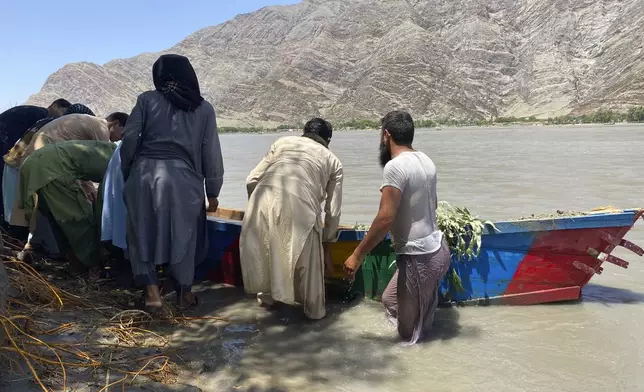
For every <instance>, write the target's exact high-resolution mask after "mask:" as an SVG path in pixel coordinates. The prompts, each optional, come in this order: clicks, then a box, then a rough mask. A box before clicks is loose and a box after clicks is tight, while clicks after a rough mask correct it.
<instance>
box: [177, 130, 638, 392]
mask: <svg viewBox="0 0 644 392" xmlns="http://www.w3.org/2000/svg"><path fill="white" fill-rule="evenodd" d="M281 136H284V135H283V134H280V135H275V134H266V135H222V136H221V142H222V146H223V149H224V157H225V165H226V178H225V185H224V189H223V195H222V197H221V200H220V205H221V206H225V207H236V208H244V207H245V204H246V196H245V187H244V180H245V178H246V176H247V174H248V172H249V171H250V170H251V169H252V168H253V167H254V165H255V164H256V163H257V162H258V161H259V159H260V158H261V157H262V156H263V154H264V153H265V152H266V151H267V150H268V148H269V146H270V144H271V143H272V142H273V141H274V140H276V139H277V138H278V137H281ZM378 138H379V136H378V133H377V132H366V131H364V132H344V133H340V132H338V133H336V135H334V137H333V141H332V144H331V149H332V150H333V151H334V152H335V153H336V154H337V156H338V157H339V158H340V160H341V161H342V163H343V165H344V168H345V186H344V200H345V202H344V205H343V219H342V221H343V223H347V224H354V223H356V222H360V223H369V222H370V220H371V219H372V218H373V215H374V214H375V212H376V209H377V204H378V198H379V193H378V187H379V184H380V179H381V169H380V167H379V166H378V163H377V147H378ZM643 146H644V127H642V126H593V127H586V126H584V127H564V128H551V127H534V128H532V127H521V128H517V129H513V128H500V129H478V128H471V129H444V130H440V131H436V130H423V131H418V132H417V136H416V142H415V147H416V148H417V149H419V150H421V151H424V152H425V153H427V154H428V155H429V156H431V158H432V159H433V160H434V161H435V163H436V165H437V167H438V173H439V180H438V184H439V185H438V187H439V189H438V192H439V198H440V200H446V201H449V202H450V203H452V204H456V205H464V206H467V207H469V208H470V209H471V210H472V211H473V212H474V213H476V214H478V215H480V216H481V217H484V218H486V219H493V220H501V219H506V218H514V217H520V216H526V215H530V214H533V213H549V212H553V211H555V210H557V209H563V210H577V211H579V210H588V209H592V208H595V207H599V206H606V205H613V206H617V207H620V208H629V207H638V206H639V207H644V177H643V176H642V173H643V170H644V149H643ZM628 238H629V239H630V240H632V241H633V242H635V243H639V244H640V245H644V221H641V223H640V224H638V225H637V226H636V227H635V229H634V230H633V231H631V233H630V234H629V237H628ZM618 256H621V257H623V258H625V259H626V260H628V261H630V262H631V266H630V268H629V269H628V270H624V269H621V268H619V267H617V266H613V265H608V266H606V268H605V272H604V274H603V275H601V276H598V277H596V278H594V279H593V280H592V281H591V284H590V285H589V286H588V287H587V288H586V289H585V291H584V296H583V301H581V302H579V303H572V304H558V305H543V306H530V307H465V308H458V309H440V310H439V312H438V315H437V318H436V322H435V333H434V335H433V337H432V339H430V341H428V342H424V343H421V344H418V345H417V346H415V347H411V348H405V347H402V346H401V345H400V344H398V343H397V340H396V334H395V330H394V329H392V328H391V327H390V326H389V325H388V324H387V322H386V321H385V318H384V316H383V313H382V309H381V306H380V305H379V304H377V303H372V302H368V301H363V302H362V303H360V304H358V305H353V306H349V305H346V304H331V305H330V311H329V317H328V318H327V319H326V320H324V321H321V322H317V323H306V322H302V321H294V320H289V317H290V316H289V315H286V316H285V315H280V316H275V317H274V319H267V318H266V317H265V315H264V314H263V313H261V312H258V311H257V308H256V306H255V304H253V303H252V301H250V300H245V301H242V302H241V303H240V302H236V303H232V302H231V301H228V300H227V299H226V297H225V295H224V294H219V295H218V297H217V298H219V299H211V304H212V305H214V308H217V310H215V309H214V308H213V311H216V312H217V313H219V314H224V315H227V316H229V317H231V318H232V319H234V320H238V323H237V324H236V325H235V326H234V327H230V326H229V327H226V328H224V327H219V328H218V329H216V330H208V329H207V328H204V329H203V330H201V331H194V332H195V335H194V336H193V337H194V339H195V342H196V341H201V339H203V336H204V334H208V333H213V338H212V339H213V342H212V343H215V341H214V340H215V339H216V340H217V344H216V347H217V348H212V349H206V350H207V351H208V350H210V351H209V352H210V353H211V354H212V355H213V358H215V357H216V358H218V360H217V362H216V365H208V366H210V367H211V368H208V370H209V371H208V372H206V373H205V374H203V375H202V377H200V381H199V383H198V384H200V386H201V387H202V388H204V389H208V390H210V388H213V389H212V390H224V389H228V388H230V389H231V390H247V391H251V390H256V391H260V390H261V391H265V390H273V391H286V390H288V391H299V390H306V391H408V392H414V391H468V392H471V391H601V392H606V391H644V258H639V257H637V256H635V255H632V254H629V253H627V252H619V253H618ZM206 301H208V300H206ZM217 301H219V305H217V304H218V302H217ZM270 320H272V321H270ZM244 323H246V324H244ZM231 328H232V329H231ZM215 333H216V334H217V337H216V338H215V337H214V334H215ZM181 338H184V339H189V336H185V335H184V336H181ZM213 347H215V345H213ZM213 366H214V367H216V369H213V368H212V367H213Z"/></svg>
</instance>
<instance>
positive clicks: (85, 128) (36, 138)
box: [11, 104, 127, 259]
mask: <svg viewBox="0 0 644 392" xmlns="http://www.w3.org/2000/svg"><path fill="white" fill-rule="evenodd" d="M88 113H89V114H88ZM124 116H125V117H124ZM126 117H127V115H126V114H125V113H120V112H115V113H112V114H110V115H109V116H108V117H107V118H106V119H102V118H98V117H95V116H93V113H92V111H91V110H90V109H89V108H87V107H86V106H84V105H81V104H74V105H71V106H70V107H69V108H68V109H67V111H66V112H65V114H64V115H63V116H61V117H59V118H57V119H55V120H53V121H51V122H49V123H48V124H46V125H44V126H43V127H42V128H41V129H40V130H38V131H37V132H35V133H33V135H25V138H28V137H29V136H30V139H29V143H28V145H27V146H26V147H25V148H24V149H22V150H21V151H17V152H16V153H14V154H13V157H12V160H11V162H12V164H13V165H14V166H15V167H19V166H20V164H21V163H22V162H24V161H25V159H26V158H27V157H29V156H30V155H31V154H32V153H33V152H34V151H36V150H38V149H40V148H42V147H44V146H45V145H48V144H54V143H58V142H61V141H67V140H97V141H106V142H107V141H118V140H120V139H121V137H122V133H123V126H124V125H125V120H124V118H126ZM31 132H32V130H30V131H29V132H27V133H28V134H29V133H31ZM79 183H80V185H81V187H82V189H83V190H84V192H85V196H86V198H87V200H88V202H90V203H94V202H95V201H96V193H97V190H96V187H95V186H94V185H93V184H92V182H91V181H81V182H79ZM37 205H38V202H37V201H36V203H35V206H37ZM24 214H25V211H22V210H20V209H19V208H17V207H15V208H14V209H13V211H12V214H11V215H12V219H11V221H12V222H11V223H12V224H14V225H18V226H26V227H30V232H31V235H30V237H29V240H28V242H27V245H26V246H25V248H24V250H23V251H22V252H21V254H20V255H19V257H20V258H21V259H26V258H28V257H29V256H30V255H31V254H32V253H34V248H40V250H42V251H44V252H45V253H46V254H47V255H48V256H51V257H56V256H58V255H60V252H58V248H57V246H56V244H55V241H53V234H52V232H51V228H50V227H49V226H48V220H47V219H44V218H43V216H42V215H41V214H40V212H38V209H36V213H35V214H30V216H32V221H31V222H29V221H27V220H26V219H24Z"/></svg>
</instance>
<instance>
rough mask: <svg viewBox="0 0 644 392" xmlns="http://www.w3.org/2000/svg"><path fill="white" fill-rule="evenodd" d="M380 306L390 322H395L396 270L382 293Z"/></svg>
mask: <svg viewBox="0 0 644 392" xmlns="http://www.w3.org/2000/svg"><path fill="white" fill-rule="evenodd" d="M382 304H383V305H385V312H386V314H387V317H388V318H389V319H390V321H395V320H396V319H397V318H398V270H396V273H395V274H394V276H393V277H392V278H391V280H390V281H389V284H388V285H387V288H386V289H385V291H384V292H383V293H382Z"/></svg>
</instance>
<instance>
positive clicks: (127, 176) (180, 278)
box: [121, 55, 224, 313]
mask: <svg viewBox="0 0 644 392" xmlns="http://www.w3.org/2000/svg"><path fill="white" fill-rule="evenodd" d="M152 74H153V75H152V76H153V80H154V86H155V88H156V90H155V91H148V92H145V93H143V94H141V95H140V96H139V97H138V99H137V102H136V106H135V107H134V109H133V111H132V114H131V115H130V118H129V120H128V122H127V126H126V127H125V131H124V136H123V141H122V143H121V167H122V170H123V179H124V180H125V205H126V207H127V212H128V218H127V249H128V255H129V258H130V262H131V266H132V273H133V275H134V279H135V282H136V283H138V284H139V285H142V286H145V287H146V289H145V305H144V307H145V309H146V311H148V312H150V313H157V312H158V311H160V310H161V309H162V306H163V303H162V298H161V294H160V292H159V287H158V286H157V276H156V266H157V265H163V264H170V272H171V275H172V278H173V280H174V283H175V290H176V292H177V306H178V308H179V309H186V308H188V307H191V306H195V305H197V304H198V301H197V298H196V296H195V295H194V294H193V293H192V284H193V280H194V274H195V265H197V264H199V263H200V262H201V261H203V260H204V259H205V257H206V254H207V250H208V248H207V246H208V243H207V232H206V204H205V196H204V180H205V187H206V192H207V196H208V201H209V209H210V210H211V211H214V210H216V209H217V206H218V205H219V202H218V200H217V198H218V197H219V191H220V190H221V187H222V184H223V177H224V165H223V159H222V155H221V147H220V144H219V136H218V134H217V120H216V117H215V109H214V108H213V107H212V105H211V104H210V103H208V102H206V101H205V100H204V99H203V98H202V97H201V93H200V89H199V82H198V80H197V75H196V73H195V71H194V69H193V68H192V65H191V64H190V61H189V60H188V59H187V58H186V57H183V56H179V55H163V56H161V57H160V58H159V59H158V60H157V61H156V62H155V63H154V66H153V68H152Z"/></svg>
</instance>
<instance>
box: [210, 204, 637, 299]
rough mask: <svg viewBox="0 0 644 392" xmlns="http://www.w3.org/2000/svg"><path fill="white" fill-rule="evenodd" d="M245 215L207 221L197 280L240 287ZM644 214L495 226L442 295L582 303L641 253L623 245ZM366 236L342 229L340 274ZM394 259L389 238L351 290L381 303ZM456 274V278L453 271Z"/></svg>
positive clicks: (455, 263) (224, 212)
mask: <svg viewBox="0 0 644 392" xmlns="http://www.w3.org/2000/svg"><path fill="white" fill-rule="evenodd" d="M243 215H244V213H243V211H239V210H229V209H220V210H219V211H218V212H217V213H216V214H214V215H212V216H209V217H208V220H209V225H208V226H209V236H210V243H211V250H210V253H209V256H208V260H207V261H206V262H205V263H203V264H202V266H200V271H199V272H198V277H201V278H204V279H209V280H212V281H217V282H224V283H228V284H233V285H241V284H242V280H241V268H240V265H239V235H240V232H241V221H242V220H243ZM643 215H644V210H641V209H632V210H615V209H603V210H595V211H591V212H590V213H588V214H586V215H583V216H567V217H556V218H545V219H528V220H520V221H504V222H497V223H495V225H496V229H497V230H494V229H493V228H491V227H488V228H487V229H486V231H485V232H484V235H483V240H482V249H481V253H480V254H479V256H478V257H476V258H475V259H473V260H469V261H465V260H456V259H455V258H453V260H452V266H451V269H452V270H454V271H456V273H457V274H458V276H459V277H460V279H461V281H462V289H461V290H457V289H456V288H455V287H454V286H453V285H451V284H449V280H448V279H445V280H444V282H443V284H442V287H441V290H442V292H443V293H442V294H443V296H444V297H445V298H449V299H450V300H451V301H456V302H462V303H475V304H506V305H530V304H539V303H548V302H558V301H568V300H577V299H579V298H580V297H581V291H582V288H583V287H584V286H585V285H586V284H587V283H588V282H589V281H590V279H591V278H592V277H593V276H594V275H596V274H601V273H602V271H603V266H604V264H605V263H609V264H613V265H616V266H619V267H622V268H627V267H628V262H626V261H625V260H622V259H620V258H618V257H615V256H613V255H611V253H612V252H613V250H614V249H616V248H617V247H623V248H625V249H628V250H629V251H631V252H633V253H635V254H637V255H639V256H643V255H644V249H642V248H640V247H639V246H637V245H635V244H633V243H632V242H630V241H628V240H626V239H624V236H625V235H626V234H627V233H628V232H629V231H630V230H631V228H632V227H633V226H634V224H635V223H636V222H637V220H638V219H639V218H640V217H642V216H643ZM365 234H366V232H365V231H363V230H355V229H353V228H349V227H343V228H342V230H341V231H340V236H339V240H338V242H337V243H335V244H333V247H332V250H333V259H334V266H335V273H334V276H333V277H332V279H331V281H334V280H335V281H336V282H337V281H341V279H342V263H343V262H344V260H345V259H346V258H347V257H348V256H349V255H351V253H352V252H353V250H354V249H355V247H356V246H357V245H358V243H359V241H361V240H362V239H363V238H364V236H365ZM394 261H395V253H394V252H393V249H392V248H391V245H390V242H389V240H388V239H386V240H385V241H384V242H383V243H381V244H380V245H379V246H378V247H377V248H376V249H375V250H374V252H372V253H371V254H370V255H369V256H368V257H367V258H366V260H365V262H364V264H363V266H362V267H361V270H360V271H358V274H357V279H356V283H355V284H354V286H353V288H352V290H353V291H357V292H358V293H360V294H362V295H365V296H366V297H369V298H374V299H377V298H379V296H380V295H381V294H382V291H383V290H384V288H385V287H386V285H387V283H388V282H389V280H390V279H391V277H392V275H393V273H394V272H395V269H396V266H395V263H394ZM450 273H451V272H450Z"/></svg>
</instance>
